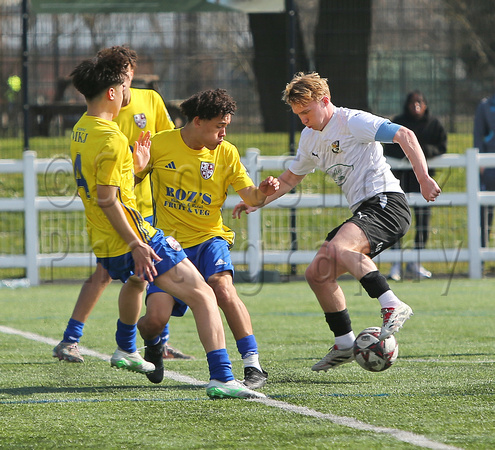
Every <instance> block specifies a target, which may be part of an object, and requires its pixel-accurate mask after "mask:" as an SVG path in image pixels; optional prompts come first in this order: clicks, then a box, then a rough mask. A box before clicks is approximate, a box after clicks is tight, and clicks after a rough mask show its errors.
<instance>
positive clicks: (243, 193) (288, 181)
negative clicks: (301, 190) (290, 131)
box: [232, 169, 305, 219]
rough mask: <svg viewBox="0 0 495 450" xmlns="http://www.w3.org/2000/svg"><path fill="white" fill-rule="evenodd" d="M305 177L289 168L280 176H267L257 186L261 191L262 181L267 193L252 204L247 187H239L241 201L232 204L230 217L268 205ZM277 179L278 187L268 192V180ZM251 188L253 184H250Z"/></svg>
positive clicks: (237, 216)
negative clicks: (258, 201)
mask: <svg viewBox="0 0 495 450" xmlns="http://www.w3.org/2000/svg"><path fill="white" fill-rule="evenodd" d="M304 177H305V175H295V174H294V173H292V172H291V171H290V170H289V169H287V170H286V171H285V172H284V173H283V174H282V175H280V177H279V178H278V179H277V178H273V177H268V178H267V179H266V180H264V181H262V182H261V183H260V187H259V188H258V189H259V190H260V192H262V191H261V189H262V185H263V183H265V182H266V183H267V184H266V189H267V194H266V195H265V198H264V200H263V201H262V202H261V203H260V204H254V203H252V202H250V201H249V199H248V197H247V195H248V192H249V189H250V188H249V187H248V188H244V189H241V190H240V191H237V193H238V194H239V196H240V197H241V198H242V202H240V203H238V204H237V205H235V206H234V209H233V211H232V217H233V218H234V219H239V218H240V217H241V214H242V212H243V211H245V212H246V214H249V213H251V212H253V211H256V210H257V209H258V208H261V207H263V206H265V205H268V204H269V203H271V202H273V201H274V200H276V199H277V198H280V197H282V195H284V194H286V193H287V192H289V191H290V190H292V189H293V188H294V187H295V186H297V185H298V184H299V183H300V182H301V181H302V180H303V178H304ZM273 180H277V181H278V188H277V189H276V190H275V191H274V192H273V193H271V194H270V193H268V192H269V190H270V189H271V188H270V187H269V185H270V181H273ZM251 188H252V189H256V188H254V186H251Z"/></svg>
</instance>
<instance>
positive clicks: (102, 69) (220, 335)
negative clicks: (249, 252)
mask: <svg viewBox="0 0 495 450" xmlns="http://www.w3.org/2000/svg"><path fill="white" fill-rule="evenodd" d="M122 58H123V56H122V55H120V54H118V53H112V54H110V55H107V56H104V57H101V58H94V59H92V60H85V61H83V62H82V63H81V64H79V65H78V66H77V67H76V68H75V69H74V70H73V72H72V73H71V77H72V80H73V83H74V86H75V87H76V89H77V90H78V91H79V92H81V93H82V94H83V95H84V97H85V99H86V103H87V112H86V113H85V114H84V115H83V117H82V118H81V119H80V120H79V121H78V122H77V123H76V125H75V126H74V129H73V132H72V138H71V157H72V161H73V166H74V176H75V179H76V183H77V187H78V193H79V195H80V197H81V199H82V201H83V203H84V208H85V212H86V220H87V230H88V235H89V237H90V240H91V245H92V247H93V251H94V253H95V255H96V257H97V263H98V264H101V265H102V266H103V267H104V268H105V269H106V270H107V271H108V273H109V274H110V276H111V277H112V279H116V280H121V281H122V282H123V283H124V284H123V286H122V289H121V292H120V295H119V320H118V322H117V333H116V341H117V345H118V348H117V350H116V351H115V353H114V354H113V355H112V358H111V364H112V366H115V367H118V368H123V369H127V370H132V371H136V372H141V373H148V372H152V371H153V370H155V366H154V365H153V364H151V363H149V362H146V361H145V360H143V358H142V357H141V355H140V354H139V353H138V351H137V349H136V331H137V328H136V323H137V319H138V317H139V313H140V310H141V303H142V294H143V292H144V289H145V287H146V280H147V281H154V282H155V283H156V285H157V286H160V288H162V289H165V290H167V291H170V292H173V294H174V295H176V296H178V297H180V298H182V299H183V301H184V302H185V303H186V304H187V305H188V306H189V307H190V308H191V310H192V311H193V315H194V318H195V321H196V326H197V329H198V334H199V337H200V340H201V343H202V344H203V347H204V349H205V351H206V357H207V361H208V365H209V369H210V382H209V384H208V386H207V388H206V392H207V395H208V396H210V397H212V398H222V397H235V398H253V397H264V395H263V394H259V393H257V392H255V391H252V390H250V389H248V388H247V387H246V386H244V385H243V384H241V383H239V382H237V381H236V380H235V379H234V376H233V374H232V370H231V362H230V360H229V357H228V355H227V350H226V349H225V334H224V330H223V325H222V319H221V317H220V313H219V311H218V307H217V305H216V299H215V296H214V293H213V291H212V290H211V288H210V287H209V286H208V285H207V284H206V283H205V282H204V280H203V278H202V277H201V275H200V274H199V272H198V271H197V270H196V268H195V267H194V266H193V264H192V263H191V262H190V261H189V259H187V257H186V255H185V253H184V251H183V250H182V248H181V246H180V244H179V243H178V242H177V241H176V240H175V239H174V238H173V237H171V236H167V237H166V236H164V234H163V232H162V231H161V230H156V229H155V228H153V227H152V226H151V225H150V224H149V223H148V222H146V221H145V220H144V219H143V217H142V216H141V214H140V213H139V212H138V210H137V204H136V197H135V195H134V170H140V169H143V168H144V165H145V164H146V161H147V159H148V158H149V145H150V144H149V135H150V133H149V132H148V133H146V135H144V133H143V135H144V136H141V137H140V139H139V141H137V142H135V144H134V145H135V147H134V152H133V154H132V155H131V153H130V152H129V149H128V140H127V138H126V137H125V136H124V134H123V133H122V132H121V131H120V130H119V128H118V126H117V124H116V123H115V122H113V121H112V119H113V118H114V117H116V116H117V115H118V113H119V111H120V108H121V106H122V98H123V93H124V89H125V87H124V81H125V79H126V77H127V73H126V71H125V64H123V63H122ZM143 163H144V164H143ZM184 280H187V282H184Z"/></svg>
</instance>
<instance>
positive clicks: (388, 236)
mask: <svg viewBox="0 0 495 450" xmlns="http://www.w3.org/2000/svg"><path fill="white" fill-rule="evenodd" d="M283 100H284V101H285V102H286V103H287V104H288V105H289V106H290V107H291V108H292V111H293V112H294V114H297V115H298V116H299V118H300V120H301V121H302V123H303V125H305V128H304V129H303V131H302V133H301V138H300V141H299V148H298V151H297V155H296V157H295V158H294V160H293V161H292V162H291V164H290V166H289V168H288V169H287V170H286V171H285V172H284V173H283V174H282V175H280V177H279V181H280V188H279V190H278V191H277V192H276V193H275V194H273V195H271V196H269V197H268V198H267V199H266V200H265V203H264V205H263V206H265V205H267V204H268V203H270V202H272V201H273V200H275V199H277V198H279V197H281V196H282V195H284V194H285V193H287V192H289V191H291V190H292V189H293V188H294V187H295V186H296V185H297V184H299V183H300V182H301V181H302V180H303V179H304V177H305V176H306V175H307V174H308V173H311V172H313V171H314V170H315V169H316V168H318V169H320V170H322V171H323V172H325V173H327V174H328V175H329V176H330V177H331V178H332V179H333V180H334V181H335V183H337V185H338V186H340V188H341V189H342V191H343V193H344V195H345V197H346V199H347V202H348V204H349V208H350V210H351V212H352V213H353V215H352V217H351V218H349V219H348V220H346V221H345V222H344V223H343V224H341V225H340V226H338V227H337V228H335V229H334V230H332V231H330V233H328V235H327V237H326V240H325V242H324V243H323V245H322V246H321V248H320V249H319V251H318V252H317V254H316V256H315V258H314V260H313V261H312V262H311V264H310V265H309V266H308V268H307V269H306V274H305V275H306V280H307V281H308V283H309V285H310V287H311V289H312V290H313V292H314V293H315V295H316V298H317V299H318V302H319V303H320V306H321V307H322V309H323V311H324V313H325V319H326V321H327V323H328V325H329V327H330V330H331V331H332V332H333V333H334V335H335V342H334V344H333V346H332V347H331V348H330V351H329V353H328V354H327V355H326V356H325V357H324V358H323V359H322V360H321V361H319V362H318V363H316V364H315V365H314V366H313V367H312V369H313V370H314V371H320V370H324V371H327V370H328V369H331V368H335V367H338V366H340V365H341V364H345V363H350V362H352V361H353V360H354V355H353V344H354V340H355V335H354V332H353V331H352V327H351V320H350V316H349V313H348V311H347V306H346V299H345V296H344V293H343V291H342V289H341V287H340V286H339V284H338V282H337V279H338V277H339V276H341V275H343V274H344V273H350V274H351V275H353V276H354V277H355V278H356V279H357V280H359V281H360V283H361V285H362V286H363V288H364V289H365V290H366V292H367V293H368V295H369V296H370V297H372V298H377V299H378V301H379V302H380V306H381V313H382V317H383V324H382V329H381V334H380V339H381V340H383V339H385V338H386V337H388V336H390V335H391V334H393V333H395V332H397V331H398V330H399V328H401V327H402V326H403V324H404V322H405V321H406V320H407V319H409V317H410V316H411V315H412V314H413V312H412V309H411V308H410V307H409V306H408V305H407V304H406V303H404V302H402V301H401V300H399V299H398V298H397V296H396V295H395V294H394V293H393V292H392V290H391V289H390V286H389V285H388V283H387V280H386V278H385V277H384V276H383V275H382V274H381V273H380V272H379V271H378V268H377V266H376V265H375V263H374V262H373V260H372V258H374V257H375V256H376V255H378V254H379V253H381V252H382V251H383V250H385V249H387V248H389V247H391V246H392V245H393V244H394V243H395V242H397V241H398V240H399V239H400V238H401V237H402V236H404V234H405V233H406V232H407V230H408V229H409V226H410V223H411V213H410V210H409V206H408V203H407V200H406V197H405V195H404V192H403V191H402V189H401V187H400V183H399V181H398V180H397V179H396V178H395V177H394V176H393V174H392V172H391V169H390V166H389V165H388V164H387V162H386V160H385V157H384V156H383V148H382V145H381V144H380V142H385V143H392V142H394V143H397V144H399V145H400V146H401V148H402V150H403V151H404V153H405V155H406V156H407V158H408V159H409V161H410V162H411V165H412V168H413V170H414V173H415V175H416V177H417V179H418V182H419V184H420V186H421V193H422V195H423V197H424V198H425V199H426V200H427V201H434V200H435V199H436V197H437V196H438V195H439V194H440V192H441V189H440V187H439V186H438V184H437V183H436V182H435V180H434V179H433V178H431V177H430V176H429V175H428V167H427V164H426V160H425V157H424V153H423V151H422V150H421V147H420V145H419V143H418V140H417V138H416V135H415V134H414V133H413V132H412V131H411V130H409V129H408V128H406V127H403V126H400V125H397V124H394V123H392V122H390V121H389V120H388V119H385V118H382V117H378V116H375V115H373V114H370V113H367V112H364V111H359V110H353V109H348V108H341V107H336V106H335V105H333V104H332V102H331V97H330V89H329V87H328V83H327V80H326V79H325V78H321V77H320V76H319V75H318V74H317V73H314V72H313V73H307V74H304V73H298V74H296V75H295V76H294V77H293V79H292V81H291V82H290V83H289V84H288V85H287V86H286V89H285V91H284V94H283ZM256 209H257V208H251V207H248V206H247V205H245V204H244V203H243V202H241V203H239V204H238V205H236V207H235V208H234V211H233V216H234V217H239V216H240V214H241V213H242V211H246V212H247V213H249V212H252V211H254V210H256Z"/></svg>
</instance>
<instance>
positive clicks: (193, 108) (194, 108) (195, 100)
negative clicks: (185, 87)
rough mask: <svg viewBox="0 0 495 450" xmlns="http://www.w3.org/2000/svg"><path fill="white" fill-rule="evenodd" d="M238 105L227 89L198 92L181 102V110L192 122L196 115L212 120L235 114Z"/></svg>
mask: <svg viewBox="0 0 495 450" xmlns="http://www.w3.org/2000/svg"><path fill="white" fill-rule="evenodd" d="M236 109H237V105H236V103H235V101H234V99H233V98H232V97H231V96H230V95H229V94H227V91H226V90H225V89H215V90H212V89H210V90H207V91H202V92H198V93H197V94H194V95H193V96H192V97H189V98H188V99H187V100H184V101H183V102H182V103H181V104H180V110H181V112H182V114H183V115H184V116H186V117H187V121H188V122H192V121H193V119H194V118H195V117H199V118H200V119H205V120H211V119H214V118H215V117H218V116H222V117H224V116H226V115H227V114H232V115H233V114H234V113H235V111H236Z"/></svg>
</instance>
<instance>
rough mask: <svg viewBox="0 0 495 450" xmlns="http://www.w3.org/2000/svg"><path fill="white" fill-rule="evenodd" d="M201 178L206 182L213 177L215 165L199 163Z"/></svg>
mask: <svg viewBox="0 0 495 450" xmlns="http://www.w3.org/2000/svg"><path fill="white" fill-rule="evenodd" d="M200 171H201V176H202V177H203V178H204V179H205V180H208V179H210V178H211V177H212V176H213V172H214V171H215V164H213V163H209V162H205V161H201V167H200Z"/></svg>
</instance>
